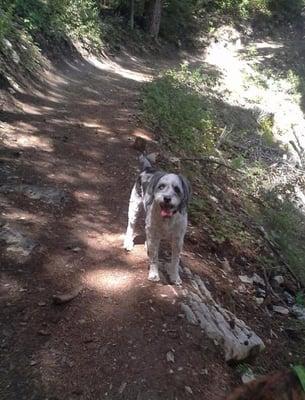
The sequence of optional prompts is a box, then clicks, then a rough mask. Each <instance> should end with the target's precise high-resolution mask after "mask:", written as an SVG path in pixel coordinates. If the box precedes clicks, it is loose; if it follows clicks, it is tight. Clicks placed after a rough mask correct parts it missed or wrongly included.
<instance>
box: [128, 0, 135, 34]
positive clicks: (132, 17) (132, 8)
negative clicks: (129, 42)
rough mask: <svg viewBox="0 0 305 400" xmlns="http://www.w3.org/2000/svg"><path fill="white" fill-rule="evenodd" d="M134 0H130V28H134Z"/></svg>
mask: <svg viewBox="0 0 305 400" xmlns="http://www.w3.org/2000/svg"><path fill="white" fill-rule="evenodd" d="M134 2H135V0H130V20H129V23H130V28H131V29H134Z"/></svg>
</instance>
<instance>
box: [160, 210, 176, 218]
mask: <svg viewBox="0 0 305 400" xmlns="http://www.w3.org/2000/svg"><path fill="white" fill-rule="evenodd" d="M172 215H173V212H172V211H171V210H167V209H166V208H161V217H164V218H170V217H171V216H172Z"/></svg>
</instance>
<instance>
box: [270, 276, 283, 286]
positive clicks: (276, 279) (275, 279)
mask: <svg viewBox="0 0 305 400" xmlns="http://www.w3.org/2000/svg"><path fill="white" fill-rule="evenodd" d="M272 280H273V281H275V282H277V284H278V285H279V286H280V285H283V283H284V282H285V279H284V277H283V276H282V275H276V276H274V277H273V278H272Z"/></svg>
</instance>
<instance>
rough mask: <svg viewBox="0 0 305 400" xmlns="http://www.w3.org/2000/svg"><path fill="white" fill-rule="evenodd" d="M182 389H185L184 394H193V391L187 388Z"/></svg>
mask: <svg viewBox="0 0 305 400" xmlns="http://www.w3.org/2000/svg"><path fill="white" fill-rule="evenodd" d="M184 389H185V391H186V393H188V394H193V391H192V389H191V388H190V387H189V386H184Z"/></svg>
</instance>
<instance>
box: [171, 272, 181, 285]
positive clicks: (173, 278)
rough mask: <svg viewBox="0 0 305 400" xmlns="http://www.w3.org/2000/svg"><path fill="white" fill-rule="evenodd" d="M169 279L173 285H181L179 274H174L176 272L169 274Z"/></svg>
mask: <svg viewBox="0 0 305 400" xmlns="http://www.w3.org/2000/svg"><path fill="white" fill-rule="evenodd" d="M169 280H170V282H171V283H172V284H173V285H176V286H181V285H182V280H181V278H180V276H179V275H176V274H173V275H169Z"/></svg>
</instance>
